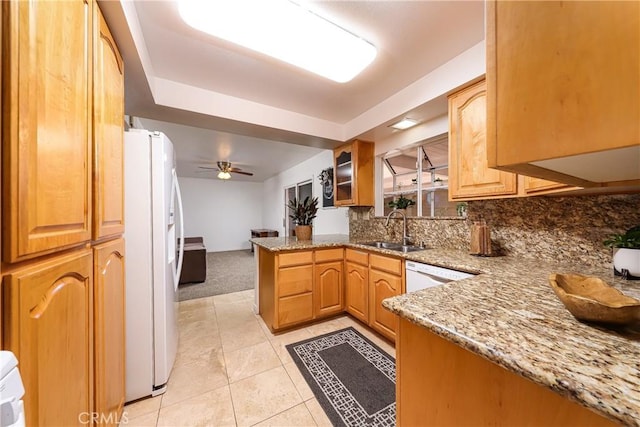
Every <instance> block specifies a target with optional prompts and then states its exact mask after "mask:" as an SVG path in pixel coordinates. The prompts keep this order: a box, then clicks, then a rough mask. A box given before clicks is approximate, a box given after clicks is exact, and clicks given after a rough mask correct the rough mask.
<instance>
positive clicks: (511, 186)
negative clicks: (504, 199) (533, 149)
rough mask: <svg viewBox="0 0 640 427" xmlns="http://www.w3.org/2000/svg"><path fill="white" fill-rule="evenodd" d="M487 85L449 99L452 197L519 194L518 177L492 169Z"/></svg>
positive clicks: (470, 89) (481, 85)
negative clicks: (489, 159)
mask: <svg viewBox="0 0 640 427" xmlns="http://www.w3.org/2000/svg"><path fill="white" fill-rule="evenodd" d="M486 141H487V95H486V85H485V82H484V81H483V82H480V83H477V84H475V85H473V86H471V87H469V88H466V89H463V90H462V91H460V92H458V93H456V94H454V95H452V96H451V97H450V98H449V198H450V199H467V198H483V197H490V196H506V195H513V194H516V193H517V191H518V187H517V182H516V175H515V174H512V173H508V172H502V171H498V170H496V169H489V166H488V161H487V142H486Z"/></svg>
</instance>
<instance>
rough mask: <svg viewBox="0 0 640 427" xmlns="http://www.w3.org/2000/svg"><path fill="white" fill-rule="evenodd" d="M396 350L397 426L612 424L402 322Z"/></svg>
mask: <svg viewBox="0 0 640 427" xmlns="http://www.w3.org/2000/svg"><path fill="white" fill-rule="evenodd" d="M396 351H397V353H396V372H397V373H396V379H397V385H398V387H397V389H396V404H397V408H398V412H397V419H396V421H397V425H399V426H419V425H425V424H427V422H426V421H425V420H428V425H432V426H461V425H468V426H589V427H597V426H613V425H616V424H615V423H613V422H612V421H610V420H608V419H605V418H603V417H602V416H600V415H599V414H596V413H595V412H593V411H591V410H589V409H587V408H585V407H584V406H581V405H579V404H577V403H575V402H573V401H571V400H570V399H568V398H566V397H563V396H560V395H559V394H557V393H555V392H553V391H551V390H550V389H548V388H546V387H543V386H540V385H538V384H536V383H534V382H533V381H531V380H529V379H527V378H524V377H522V376H520V375H518V374H515V373H513V372H511V371H508V370H507V369H505V368H503V367H501V366H499V365H497V364H495V363H494V362H490V361H489V360H487V359H485V358H483V357H481V356H479V355H477V354H474V353H473V352H471V351H469V350H467V349H465V348H463V347H461V346H458V345H457V344H454V343H453V342H451V341H448V340H446V339H444V338H442V337H439V336H438V335H436V334H435V333H433V332H431V331H429V330H427V329H425V328H424V327H422V326H419V325H416V324H414V323H411V322H409V321H408V320H406V319H400V322H399V330H398V340H397V343H396ZM425 361H428V363H425Z"/></svg>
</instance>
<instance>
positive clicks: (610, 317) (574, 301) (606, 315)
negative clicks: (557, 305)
mask: <svg viewBox="0 0 640 427" xmlns="http://www.w3.org/2000/svg"><path fill="white" fill-rule="evenodd" d="M549 283H550V284H551V287H552V288H553V291H554V292H555V293H556V295H557V296H558V298H560V301H562V303H563V304H564V306H565V307H566V308H567V310H569V311H570V312H571V314H573V316H574V317H575V318H576V319H578V320H586V321H589V322H600V323H610V324H614V325H626V324H630V323H634V322H636V321H638V320H640V300H637V299H635V298H632V297H629V296H627V295H624V294H623V293H622V292H620V291H619V290H617V289H615V288H612V287H611V286H609V285H608V284H607V283H606V282H604V281H603V280H601V279H598V278H597V277H587V276H582V275H580V274H552V275H551V276H549Z"/></svg>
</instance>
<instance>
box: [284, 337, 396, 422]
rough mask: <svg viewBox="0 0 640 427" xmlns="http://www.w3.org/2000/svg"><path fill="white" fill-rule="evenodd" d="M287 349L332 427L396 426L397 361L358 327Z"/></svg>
mask: <svg viewBox="0 0 640 427" xmlns="http://www.w3.org/2000/svg"><path fill="white" fill-rule="evenodd" d="M287 350H288V351H289V354H290V355H291V357H292V358H293V361H294V362H295V363H296V365H297V366H298V368H299V369H300V372H301V373H302V376H303V377H304V379H305V380H306V381H307V384H309V387H310V388H311V390H312V391H313V394H314V395H315V396H316V399H318V402H319V403H320V406H322V409H324V412H325V413H326V414H327V416H328V417H329V419H330V420H331V422H332V424H333V425H334V426H341V425H344V426H388V427H394V426H395V425H396V364H395V360H394V359H393V358H392V357H391V356H389V355H388V354H387V353H385V352H384V351H382V350H380V348H378V346H376V345H375V344H373V343H372V342H371V341H369V340H368V339H367V338H365V337H364V336H362V335H361V334H360V333H359V332H358V331H356V330H355V329H354V328H351V327H350V328H346V329H342V330H340V331H336V332H331V333H329V334H325V335H321V336H319V337H314V338H311V339H308V340H304V341H300V342H298V343H295V344H289V345H287Z"/></svg>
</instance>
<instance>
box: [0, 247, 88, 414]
mask: <svg viewBox="0 0 640 427" xmlns="http://www.w3.org/2000/svg"><path fill="white" fill-rule="evenodd" d="M92 267H93V266H92V262H91V251H90V250H82V251H80V252H77V253H75V254H72V255H66V256H64V257H60V258H56V259H53V260H50V261H47V262H45V263H41V264H38V265H35V266H32V267H27V268H25V269H23V270H18V271H16V272H14V273H11V274H10V275H8V276H6V278H5V280H6V282H5V292H6V294H5V297H6V302H7V303H8V304H10V307H9V310H8V312H9V313H10V314H9V316H8V324H7V332H8V333H7V335H6V336H5V339H6V341H5V344H6V345H7V347H8V349H9V350H11V351H13V352H14V353H16V356H17V358H18V360H19V361H20V374H21V375H22V380H23V382H24V386H25V391H26V392H25V396H24V403H25V416H26V419H27V420H28V423H29V425H30V426H52V425H60V426H63V425H64V426H67V425H77V424H79V419H78V416H79V414H82V413H89V412H91V411H92V410H93V351H92V347H93V308H92V304H93V301H92V298H93V291H92Z"/></svg>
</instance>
